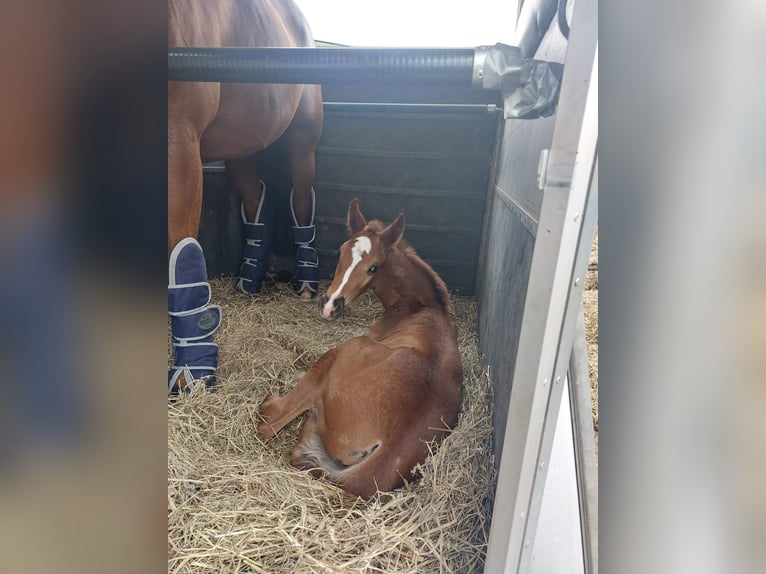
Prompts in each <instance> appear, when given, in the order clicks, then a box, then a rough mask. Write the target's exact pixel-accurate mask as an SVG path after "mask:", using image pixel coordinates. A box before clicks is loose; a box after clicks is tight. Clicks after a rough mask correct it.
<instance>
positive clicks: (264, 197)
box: [237, 182, 273, 295]
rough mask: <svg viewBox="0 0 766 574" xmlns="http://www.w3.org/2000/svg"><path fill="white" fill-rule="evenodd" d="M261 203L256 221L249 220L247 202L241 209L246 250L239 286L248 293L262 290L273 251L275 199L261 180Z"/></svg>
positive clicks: (253, 293) (240, 270)
mask: <svg viewBox="0 0 766 574" xmlns="http://www.w3.org/2000/svg"><path fill="white" fill-rule="evenodd" d="M261 188H262V189H263V191H262V193H261V203H260V204H259V205H258V212H257V213H256V215H255V221H253V222H252V223H251V222H249V221H248V220H247V216H246V215H245V204H244V203H243V204H242V206H241V208H240V210H241V213H242V225H243V228H244V232H245V251H244V254H243V261H242V266H241V267H240V269H239V274H238V275H237V279H238V281H237V288H238V289H239V290H240V291H242V292H243V293H246V294H248V295H255V294H256V293H260V292H261V283H262V282H263V278H264V277H265V276H266V271H267V270H268V268H269V251H271V237H272V231H273V230H272V221H273V217H272V215H273V205H272V203H273V201H272V198H271V196H270V194H268V193H266V184H264V183H263V182H261Z"/></svg>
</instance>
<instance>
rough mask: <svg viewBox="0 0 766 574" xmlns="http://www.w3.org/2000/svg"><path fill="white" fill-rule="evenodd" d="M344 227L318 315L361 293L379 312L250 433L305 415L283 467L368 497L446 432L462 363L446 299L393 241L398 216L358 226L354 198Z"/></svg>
mask: <svg viewBox="0 0 766 574" xmlns="http://www.w3.org/2000/svg"><path fill="white" fill-rule="evenodd" d="M347 224H348V228H349V231H350V232H351V238H350V239H349V240H348V241H346V242H345V243H344V244H343V245H341V247H340V258H339V260H338V266H337V269H336V271H335V278H334V279H333V281H332V284H331V285H330V287H329V289H328V290H327V293H326V294H325V295H324V296H323V297H322V298H321V300H320V303H319V304H320V314H321V316H322V317H323V318H325V319H328V320H332V319H336V318H337V317H338V316H339V315H340V314H341V313H342V312H343V308H344V305H345V304H347V303H350V302H351V301H353V300H354V299H356V298H357V297H358V296H359V295H360V294H362V293H363V292H364V291H366V290H367V289H372V291H373V293H375V295H376V296H377V297H378V299H379V300H380V302H381V303H382V304H383V307H384V309H385V312H384V313H383V315H382V316H381V317H380V318H379V319H378V320H377V321H375V323H373V324H372V326H371V327H370V329H369V330H368V331H367V333H366V334H364V335H362V336H360V337H355V338H354V339H351V340H350V341H347V342H346V343H343V344H342V345H340V346H339V347H336V348H334V349H331V350H330V351H328V352H327V353H325V354H324V356H322V358H320V359H319V360H318V361H317V362H316V364H315V365H314V366H313V367H312V368H311V369H310V370H309V371H308V372H307V373H306V374H305V375H304V376H303V377H302V378H301V379H300V380H299V381H298V383H297V385H296V387H295V388H294V389H293V390H292V391H291V392H289V393H288V394H287V395H285V396H284V397H279V396H278V394H272V395H271V396H269V397H267V398H266V399H265V400H264V401H263V403H262V404H261V407H260V414H261V417H262V419H263V420H262V422H260V423H259V424H258V433H259V434H260V435H261V436H263V437H265V438H271V437H273V436H275V435H276V433H277V432H279V431H280V430H281V429H282V428H283V427H284V426H285V425H286V424H287V423H289V422H290V421H292V420H293V419H294V418H295V417H297V416H298V415H300V414H301V413H304V412H305V413H306V414H305V417H304V419H303V428H302V431H301V436H300V439H299V441H298V444H297V445H296V447H295V449H294V450H293V452H292V456H291V457H290V463H291V464H292V465H293V466H295V467H297V468H300V469H303V470H308V471H310V472H311V473H312V474H313V475H314V476H317V477H319V476H326V477H327V478H328V479H329V480H330V481H332V482H333V483H335V484H337V485H338V486H340V487H341V488H343V489H344V490H345V491H347V492H348V493H350V494H352V495H357V496H362V497H364V498H369V497H370V496H372V495H373V494H375V492H376V491H389V490H392V489H395V488H398V487H400V486H402V484H403V483H404V481H405V480H406V481H409V480H411V479H412V478H413V474H412V469H413V467H414V466H415V465H417V464H418V463H422V462H423V461H424V460H425V458H426V456H427V455H428V452H429V449H428V444H427V443H429V442H430V441H436V442H439V441H441V439H442V438H443V437H444V436H445V435H446V434H447V432H449V427H451V426H452V425H453V424H454V423H455V421H456V419H457V414H458V410H459V408H460V402H461V394H462V385H463V367H462V364H461V362H460V354H459V352H458V348H457V329H456V326H455V316H454V313H453V311H452V308H451V305H450V299H449V293H448V291H447V288H446V286H445V284H444V282H443V281H442V280H441V278H440V277H439V276H438V275H437V274H436V273H435V272H434V271H433V269H431V267H429V266H428V264H426V263H425V262H424V261H423V260H422V259H421V258H420V257H418V256H417V255H416V254H415V251H414V250H413V249H412V248H411V247H409V246H408V245H407V243H406V242H405V241H404V240H403V239H402V234H403V232H404V215H403V214H400V215H399V217H397V218H396V220H395V221H394V222H393V223H391V225H389V226H388V227H385V228H384V226H383V225H382V224H381V223H380V222H379V221H371V222H369V223H367V221H366V220H365V218H364V216H363V215H362V213H361V212H360V211H359V205H358V202H357V200H356V199H354V200H353V201H352V202H351V204H350V205H349V210H348V220H347Z"/></svg>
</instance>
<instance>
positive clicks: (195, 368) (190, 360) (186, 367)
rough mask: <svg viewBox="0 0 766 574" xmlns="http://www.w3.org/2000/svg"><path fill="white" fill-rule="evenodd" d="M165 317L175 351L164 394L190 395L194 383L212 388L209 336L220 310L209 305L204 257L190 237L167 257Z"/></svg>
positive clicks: (213, 357) (214, 350) (213, 354)
mask: <svg viewBox="0 0 766 574" xmlns="http://www.w3.org/2000/svg"><path fill="white" fill-rule="evenodd" d="M168 314H169V315H170V323H171V329H172V334H173V350H174V351H175V361H174V362H173V366H172V367H171V368H170V369H169V370H168V394H171V393H177V392H178V391H180V390H181V389H183V390H186V391H192V390H194V385H195V381H202V382H204V383H205V384H206V385H208V386H209V385H211V384H213V383H214V382H215V371H216V368H217V367H218V345H216V344H215V343H213V333H215V331H216V329H218V326H219V325H220V324H221V308H220V307H219V306H218V305H210V283H208V282H207V266H206V265H205V256H204V254H203V253H202V247H201V246H200V244H199V243H198V242H197V240H196V239H194V238H193V237H187V238H186V239H182V240H181V241H180V242H179V243H178V245H176V246H175V248H174V249H173V251H172V252H171V254H170V265H169V277H168Z"/></svg>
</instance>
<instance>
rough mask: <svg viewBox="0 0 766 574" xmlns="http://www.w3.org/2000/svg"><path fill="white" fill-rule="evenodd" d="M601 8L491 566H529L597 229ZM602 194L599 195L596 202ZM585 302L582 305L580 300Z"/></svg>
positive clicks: (561, 153) (557, 202)
mask: <svg viewBox="0 0 766 574" xmlns="http://www.w3.org/2000/svg"><path fill="white" fill-rule="evenodd" d="M597 37H598V36H597V6H596V2H595V1H594V0H580V2H578V3H577V4H576V5H575V13H574V15H573V23H572V31H571V35H570V42H569V47H568V51H567V58H566V63H565V72H564V79H563V83H562V89H561V96H560V100H559V111H558V114H557V118H556V127H555V130H554V135H553V142H552V145H551V152H550V161H549V164H548V169H547V174H546V178H545V181H546V185H545V189H544V192H545V195H544V200H543V205H542V211H541V215H540V222H539V225H538V230H537V238H536V242H535V251H534V255H533V259H532V266H531V270H530V278H529V284H528V287H527V297H526V301H525V308H524V319H523V324H522V328H521V333H520V339H519V349H518V357H517V362H516V368H515V371H514V378H513V387H512V390H511V397H510V404H509V411H508V422H507V424H506V428H505V439H504V443H503V453H502V458H501V464H500V470H499V476H498V485H497V491H496V496H495V505H494V509H493V517H492V529H491V532H490V540H489V548H488V551H487V566H486V572H488V573H490V574H497V573H501V572H527V571H528V569H529V564H530V559H531V554H532V539H533V537H534V535H535V530H536V526H537V520H538V516H539V511H540V505H541V501H542V496H543V490H544V486H545V478H546V475H547V467H548V462H549V460H550V454H551V448H552V443H553V434H554V432H553V431H554V430H555V422H556V418H557V416H558V411H559V406H560V403H561V397H562V392H563V387H564V384H563V383H564V380H565V377H566V374H567V370H568V366H569V358H570V354H571V350H572V344H573V341H574V333H575V319H576V311H577V310H579V309H580V308H581V307H580V301H581V297H582V288H583V284H584V272H585V269H586V268H587V253H588V252H589V248H590V243H591V241H592V239H593V231H594V228H595V219H596V216H595V202H594V201H590V200H589V199H590V198H589V195H590V194H589V191H590V190H591V183H592V180H593V176H594V167H595V166H596V153H597V151H596V146H597V141H598V49H597V43H598V40H597ZM592 199H593V200H595V197H593V198H592ZM575 303H576V304H575Z"/></svg>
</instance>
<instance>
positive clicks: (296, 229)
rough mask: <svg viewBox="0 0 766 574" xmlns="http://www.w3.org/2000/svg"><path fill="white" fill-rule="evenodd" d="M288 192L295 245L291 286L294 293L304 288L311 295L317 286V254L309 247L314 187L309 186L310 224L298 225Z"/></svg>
mask: <svg viewBox="0 0 766 574" xmlns="http://www.w3.org/2000/svg"><path fill="white" fill-rule="evenodd" d="M294 193H295V192H294V190H293V191H291V192H290V210H291V211H292V214H293V223H294V226H293V240H294V241H295V244H296V245H297V247H298V248H297V250H296V252H295V283H294V285H293V288H294V289H295V292H296V293H301V292H302V291H303V290H304V289H308V290H309V291H310V292H311V296H312V297H313V296H314V295H316V292H317V289H318V288H319V255H317V252H316V249H314V248H313V247H311V244H312V243H313V242H314V238H315V236H316V226H315V225H314V213H315V211H316V195H315V194H314V188H313V187H312V188H311V219H310V224H309V225H306V226H300V225H298V219H297V218H296V217H295V209H294V208H293V194H294Z"/></svg>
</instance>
